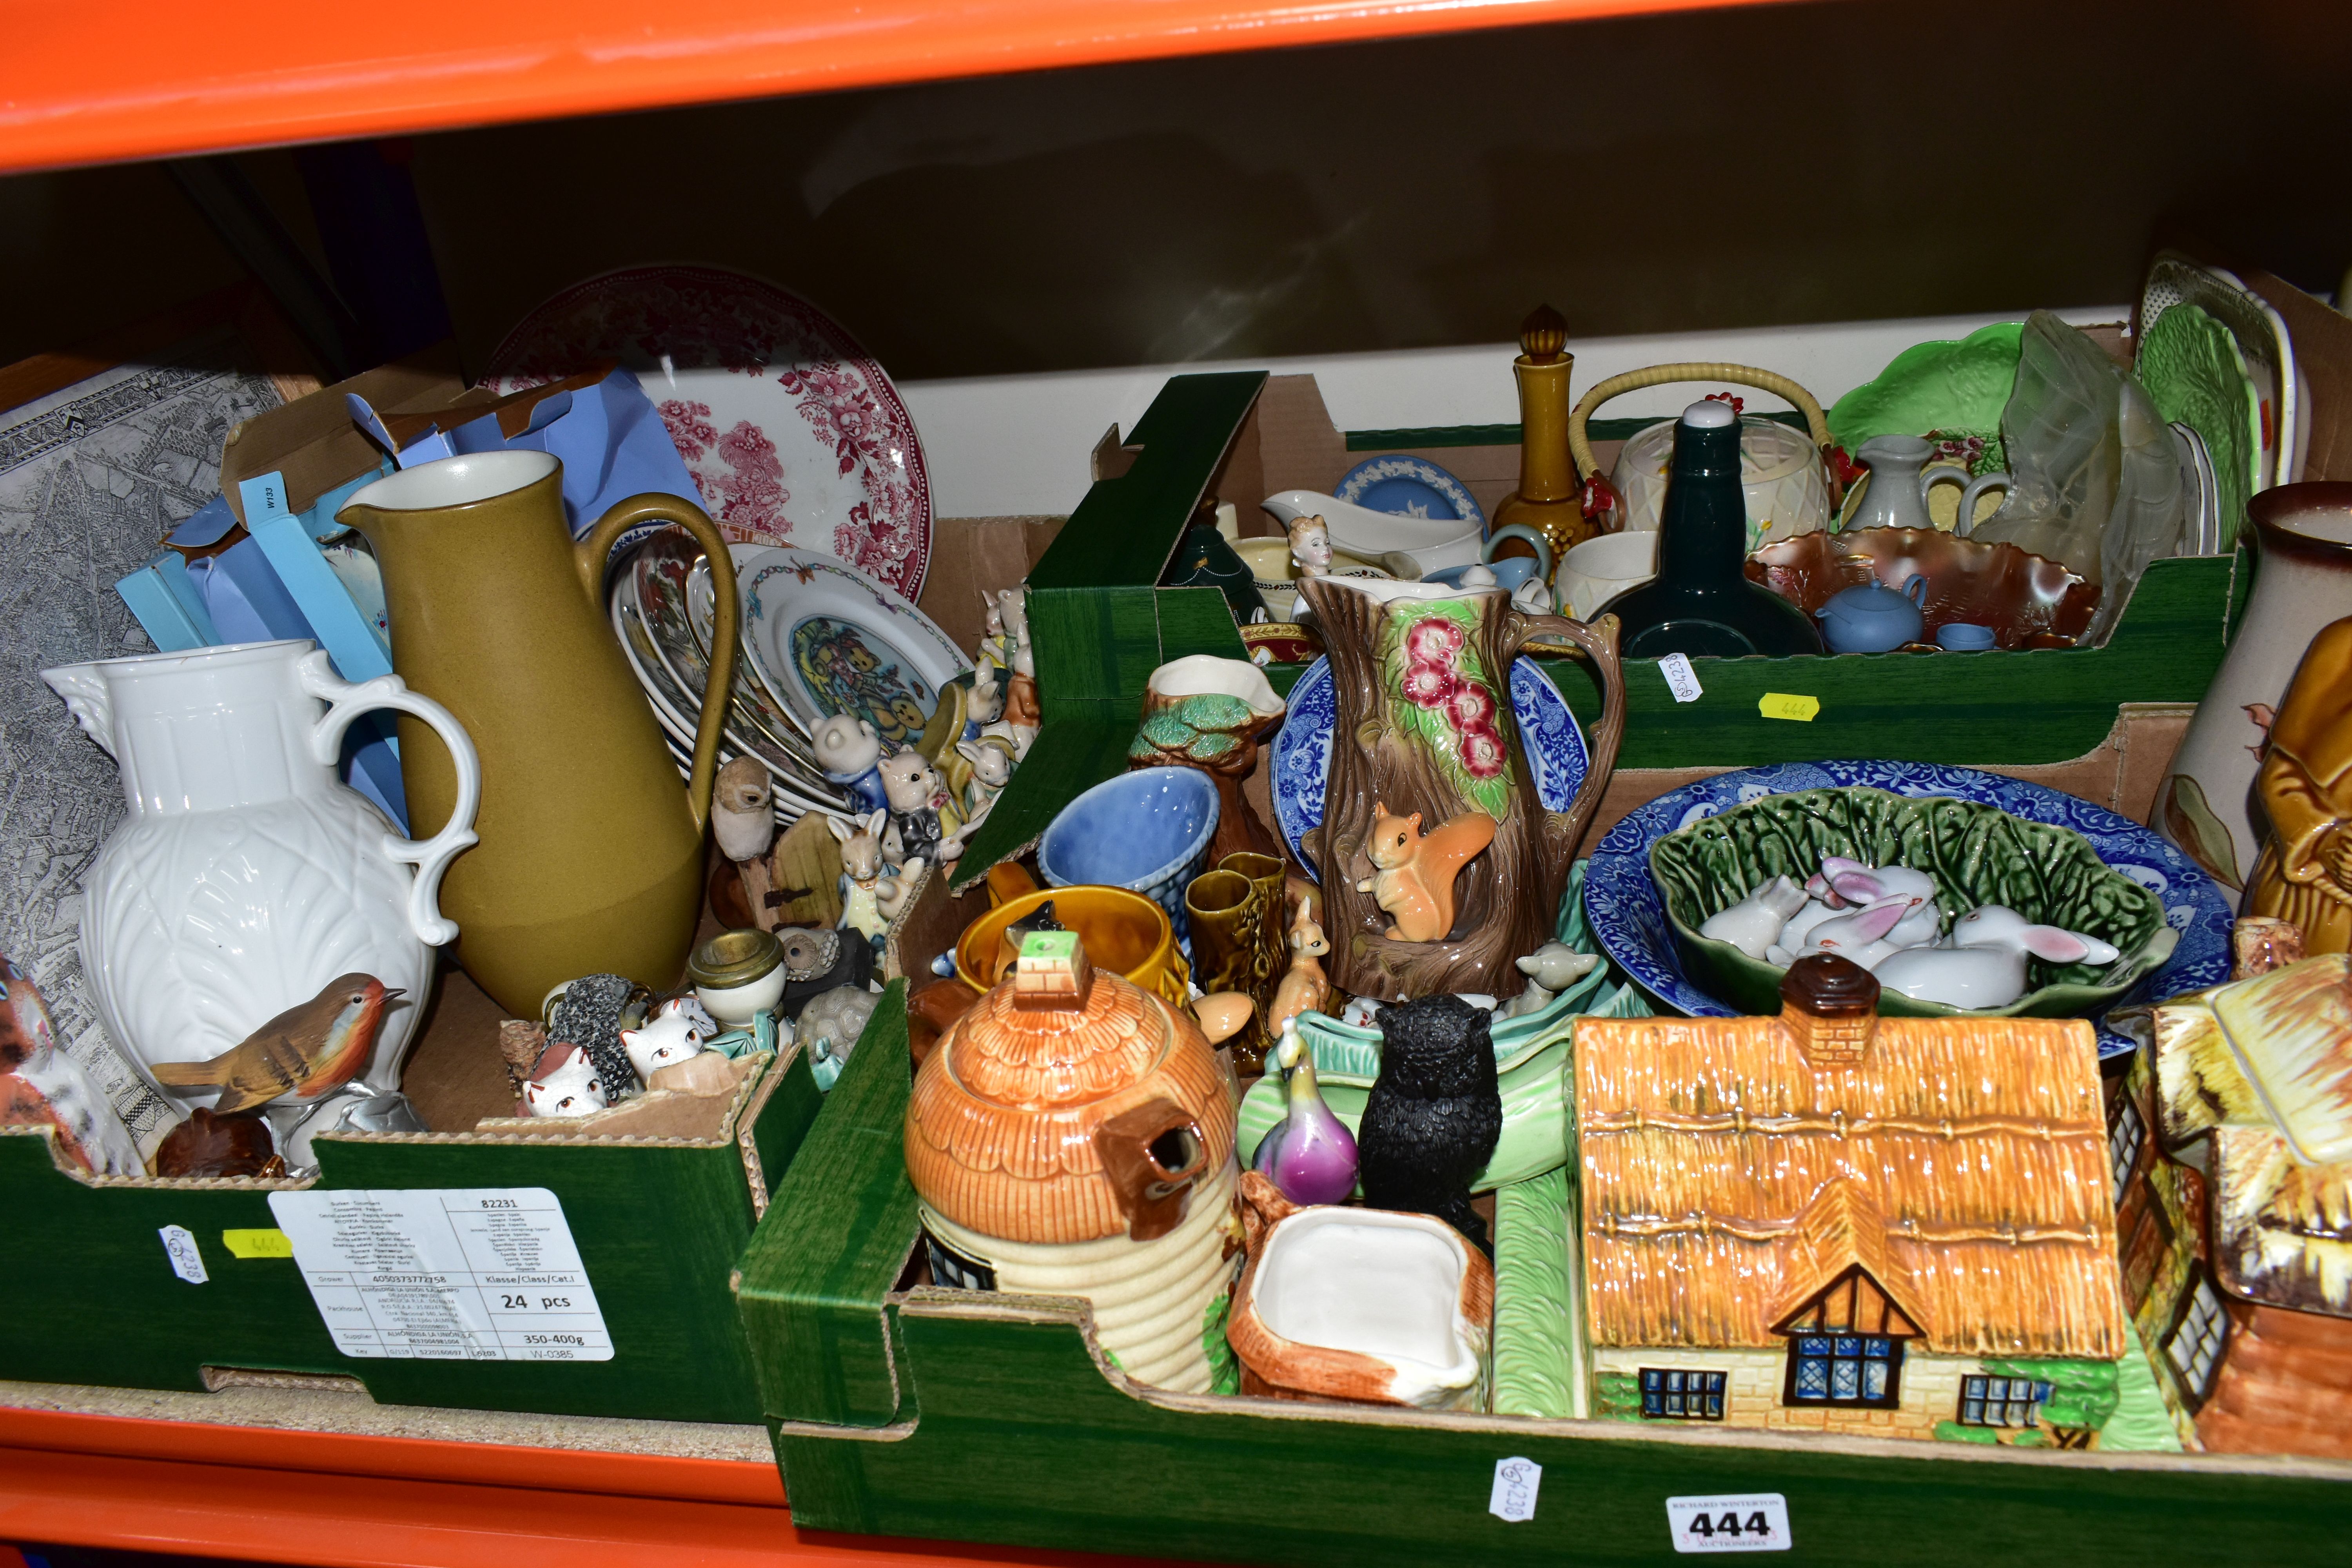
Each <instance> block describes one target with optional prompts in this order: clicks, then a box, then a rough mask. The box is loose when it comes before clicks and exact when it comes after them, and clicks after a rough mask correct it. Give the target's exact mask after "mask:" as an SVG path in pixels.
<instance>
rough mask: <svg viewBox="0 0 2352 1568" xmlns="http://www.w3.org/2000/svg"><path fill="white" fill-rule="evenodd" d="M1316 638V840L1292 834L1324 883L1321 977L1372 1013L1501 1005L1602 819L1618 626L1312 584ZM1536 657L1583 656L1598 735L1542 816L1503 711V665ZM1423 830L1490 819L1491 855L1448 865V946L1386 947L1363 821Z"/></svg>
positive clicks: (1462, 599)
mask: <svg viewBox="0 0 2352 1568" xmlns="http://www.w3.org/2000/svg"><path fill="white" fill-rule="evenodd" d="M1299 588H1300V591H1301V592H1302V593H1303V594H1304V595H1306V598H1307V603H1308V604H1309V605H1312V606H1313V607H1314V610H1315V614H1316V616H1317V617H1318V619H1319V620H1320V621H1321V623H1322V626H1323V633H1324V640H1325V642H1326V643H1327V644H1328V647H1329V649H1330V657H1331V676H1332V688H1333V692H1334V694H1335V696H1336V697H1337V699H1338V705H1339V716H1338V719H1337V720H1336V721H1335V722H1334V725H1333V730H1332V737H1331V767H1330V773H1329V776H1328V783H1327V784H1326V788H1325V795H1324V811H1323V825H1322V826H1320V827H1318V828H1317V829H1315V830H1313V831H1312V832H1310V833H1309V834H1308V835H1307V844H1308V849H1309V852H1310V853H1311V854H1312V855H1313V856H1314V858H1315V861H1316V863H1317V864H1318V865H1319V866H1322V867H1323V868H1325V871H1324V880H1323V898H1324V903H1325V907H1326V909H1327V910H1328V915H1329V918H1328V920H1327V921H1326V922H1325V925H1326V928H1327V930H1328V934H1329V936H1330V939H1331V956H1330V958H1329V960H1328V965H1329V968H1330V973H1331V980H1332V982H1333V984H1337V985H1338V986H1339V988H1340V989H1341V990H1343V991H1348V992H1351V993H1353V994H1357V995H1360V996H1371V997H1376V998H1378V999H1381V1000H1383V1001H1394V1000H1398V999H1402V998H1406V997H1413V996H1426V995H1431V994H1435V993H1438V992H1479V993H1485V994H1492V995H1502V994H1507V993H1515V992H1516V991H1517V982H1518V979H1519V974H1518V971H1517V968H1516V967H1515V966H1514V961H1515V960H1516V959H1517V958H1518V956H1519V955H1520V954H1522V953H1526V952H1533V951H1534V950H1535V949H1536V948H1537V947H1538V946H1539V945H1541V944H1542V943H1543V942H1545V941H1546V940H1548V939H1549V936H1550V935H1551V929H1552V921H1553V919H1554V917H1555V915H1556V913H1557V911H1558V910H1559V900H1560V894H1561V892H1562V891H1563V890H1564V889H1566V887H1567V885H1568V875H1569V868H1570V861H1571V857H1572V856H1573V854H1574V851H1575V848H1576V845H1577V840H1578V839H1579V838H1580V837H1582V835H1583V832H1584V828H1585V825H1586V824H1587V823H1589V822H1590V821H1591V819H1592V814H1593V812H1594V811H1595V810H1597V809H1598V808H1599V806H1600V804H1601V794H1602V792H1603V791H1604V790H1606V789H1607V787H1608V784H1609V776H1610V774H1611V773H1612V771H1613V770H1614V769H1615V768H1616V765H1617V746H1618V742H1619V740H1620V739H1621V738H1622V735H1623V733H1624V729H1625V687H1624V680H1623V677H1622V673H1621V671H1620V669H1619V664H1618V656H1617V622H1616V618H1615V617H1614V616H1601V619H1600V620H1598V621H1596V622H1594V623H1592V624H1591V625H1590V626H1587V625H1586V624H1584V623H1583V622H1581V621H1572V620H1570V619H1568V618H1567V617H1566V616H1530V615H1528V614H1525V613H1524V612H1521V611H1518V610H1516V609H1513V608H1512V607H1511V600H1510V595H1507V594H1505V593H1503V592H1501V591H1500V590H1487V591H1485V592H1471V593H1454V594H1446V595H1443V596H1437V591H1436V590H1435V588H1434V585H1424V584H1396V583H1379V582H1369V581H1362V580H1356V579H1346V578H1337V577H1313V578H1308V579H1307V580H1306V581H1305V582H1303V583H1301V584H1299ZM1533 642H1567V643H1570V644H1572V645H1573V646H1575V647H1578V648H1580V649H1582V650H1583V652H1584V654H1585V656H1586V657H1587V658H1590V659H1591V661H1592V664H1593V667H1594V668H1595V670H1596V671H1597V672H1598V674H1599V675H1600V678H1601V693H1602V703H1601V721H1600V723H1599V724H1597V725H1596V726H1594V728H1593V731H1592V733H1591V735H1590V736H1589V737H1588V750H1589V752H1590V753H1591V755H1590V759H1589V761H1588V763H1587V766H1586V768H1585V773H1584V781H1583V783H1582V784H1580V785H1579V786H1578V788H1577V792H1576V798H1575V800H1574V801H1573V802H1572V803H1571V805H1570V809H1569V810H1567V811H1565V812H1547V811H1546V810H1545V809H1544V806H1543V803H1542V800H1541V799H1540V798H1539V797H1538V795H1537V793H1536V781H1535V773H1534V770H1533V769H1532V768H1531V767H1530V766H1529V765H1528V758H1527V752H1526V749H1525V747H1524V746H1523V745H1522V744H1521V742H1520V739H1519V731H1518V723H1517V720H1516V718H1515V717H1514V716H1513V714H1512V710H1511V703H1510V695H1509V694H1510V668H1511V661H1512V660H1513V659H1515V658H1517V657H1518V655H1519V653H1520V651H1521V649H1523V648H1524V647H1527V646H1528V644H1529V643H1533ZM1376 806H1377V807H1381V808H1384V809H1385V810H1386V812H1387V813H1388V814H1390V815H1392V816H1409V815H1410V814H1412V813H1414V812H1419V813H1420V814H1421V817H1422V830H1423V833H1424V834H1427V833H1430V832H1433V830H1435V829H1436V828H1437V827H1438V826H1439V825H1440V824H1442V823H1444V822H1447V821H1449V820H1451V819H1453V818H1454V817H1457V816H1461V815H1463V814H1464V813H1465V812H1484V813H1485V814H1486V815H1487V816H1490V817H1492V818H1494V820H1495V837H1494V841H1493V843H1492V844H1491V845H1489V846H1487V847H1486V848H1485V849H1484V850H1482V851H1481V852H1480V853H1479V854H1478V855H1477V856H1476V857H1475V858H1472V859H1470V860H1469V861H1468V863H1467V864H1466V865H1465V867H1463V868H1462V870H1461V874H1460V876H1459V878H1458V879H1456V880H1455V882H1454V889H1453V910H1454V920H1453V922H1452V928H1451V931H1449V932H1448V933H1447V934H1446V935H1444V936H1441V937H1440V938H1439V939H1437V940H1436V941H1433V942H1400V941H1396V940H1394V939H1392V938H1391V937H1390V936H1389V935H1388V934H1387V933H1388V931H1390V930H1391V927H1392V926H1393V925H1394V924H1395V921H1393V920H1392V919H1391V914H1390V913H1389V911H1387V910H1382V909H1381V907H1380V905H1379V903H1378V902H1377V901H1376V894H1375V893H1373V892H1370V891H1360V890H1359V889H1358V886H1357V884H1358V883H1359V882H1360V881H1370V880H1371V879H1373V876H1374V872H1375V870H1376V869H1377V868H1375V867H1374V866H1373V864H1372V860H1371V858H1370V855H1369V854H1368V853H1367V850H1366V846H1367V843H1368V841H1369V840H1370V837H1371V832H1372V823H1373V817H1374V813H1375V807H1376Z"/></svg>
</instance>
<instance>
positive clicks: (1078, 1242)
mask: <svg viewBox="0 0 2352 1568" xmlns="http://www.w3.org/2000/svg"><path fill="white" fill-rule="evenodd" d="M906 1140H907V1172H908V1176H909V1177H910V1178H911V1179H912V1180H913V1182H914V1185H915V1191H916V1194H917V1195H918V1197H919V1199H920V1202H921V1209H922V1218H923V1225H924V1228H925V1230H926V1232H927V1233H928V1237H929V1252H930V1259H931V1268H932V1273H933V1276H934V1278H935V1279H936V1280H937V1282H938V1283H940V1284H942V1285H954V1286H961V1287H963V1288H966V1289H999V1290H1014V1291H1023V1292H1029V1293H1034V1294H1039V1295H1051V1296H1080V1297H1084V1298H1085V1299H1087V1300H1088V1301H1090V1302H1092V1303H1093V1305H1094V1320H1095V1333H1096V1337H1097V1341H1098V1342H1100V1344H1101V1346H1102V1348H1103V1350H1104V1351H1105V1352H1107V1353H1108V1355H1109V1356H1110V1357H1111V1358H1112V1359H1113V1360H1114V1361H1115V1362H1116V1363H1118V1366H1119V1367H1120V1368H1121V1369H1122V1370H1123V1371H1125V1372H1126V1373H1128V1375H1129V1376H1130V1377H1133V1378H1134V1379H1136V1380H1137V1381H1138V1382H1140V1383H1146V1384H1153V1385H1155V1386H1158V1387H1161V1388H1167V1389H1173V1390H1176V1391H1178V1392H1182V1393H1193V1394H1200V1393H1210V1392H1221V1393H1231V1392H1233V1391H1234V1387H1235V1376H1234V1365H1233V1361H1232V1357H1231V1353H1230V1352H1228V1351H1227V1349H1226V1346H1225V1340H1224V1333H1223V1321H1224V1314H1225V1309H1226V1304H1227V1300H1228V1298H1229V1295H1230V1293H1231V1290H1232V1287H1233V1278H1234V1261H1235V1258H1234V1255H1235V1253H1237V1252H1238V1250H1239V1238H1238V1236H1237V1235H1236V1234H1235V1221H1234V1182H1235V1178H1236V1168H1235V1165H1234V1106H1233V1101H1232V1100H1231V1098H1230V1096H1229V1094H1228V1091H1227V1089H1226V1087H1225V1082H1224V1079H1223V1077H1222V1076H1221V1074H1220V1072H1219V1070H1218V1068H1217V1063H1216V1058H1215V1055H1214V1052H1213V1047H1211V1045H1210V1043H1209V1040H1208V1037H1207V1036H1205V1035H1203V1034H1202V1032H1201V1028H1200V1026H1198V1025H1197V1024H1195V1023H1194V1022H1193V1021H1192V1019H1191V1018H1190V1017H1188V1016H1185V1015H1184V1014H1182V1013H1181V1012H1178V1011H1176V1010H1174V1009H1172V1008H1171V1007H1170V1006H1169V1005H1168V1004H1167V1003H1165V1002H1164V1001H1162V1000H1161V999H1160V998H1159V997H1158V996H1155V995H1152V994H1150V993H1148V992H1145V991H1143V990H1142V989H1140V988H1139V987H1138V986H1137V985H1135V984H1133V983H1132V982H1130V981H1129V980H1126V979H1124V978H1122V977H1121V976H1119V975H1117V974H1113V973H1109V972H1108V971H1105V970H1097V969H1096V968H1094V967H1093V966H1092V965H1091V964H1090V963H1088V962H1087V954H1086V949H1085V948H1084V947H1083V946H1082V945H1081V944H1080V942H1079V941H1078V938H1077V937H1076V934H1075V933H1073V932H1070V931H1039V932H1035V933H1034V934H1032V935H1030V936H1029V937H1028V938H1027V939H1026V940H1025V941H1024V942H1023V944H1022V948H1021V955H1020V958H1019V959H1018V961H1017V962H1016V963H1014V965H1013V967H1012V968H1011V969H1008V970H1007V971H1006V972H1005V973H1004V974H1003V976H1002V977H1001V978H1000V979H999V980H998V981H997V983H996V984H995V985H994V986H993V987H992V989H991V990H990V991H989V992H988V994H986V995H984V996H982V998H981V999H980V1001H979V1002H978V1003H977V1004H976V1005H973V1006H972V1007H971V1010H970V1011H969V1012H966V1013H965V1014H964V1015H963V1016H961V1017H960V1018H958V1019H957V1020H956V1021H955V1023H954V1024H953V1025H951V1026H950V1027H949V1029H948V1031H947V1033H946V1034H945V1035H944V1036H942V1037H941V1038H940V1043H939V1046H938V1047H937V1048H936V1049H934V1050H933V1051H932V1052H931V1053H930V1055H929V1056H928V1057H927V1058H924V1061H923V1065H922V1066H921V1068H919V1069H918V1070H917V1072H916V1075H915V1085H914V1092H913V1095H912V1097H911V1099H910V1100H908V1106H907V1123H906Z"/></svg>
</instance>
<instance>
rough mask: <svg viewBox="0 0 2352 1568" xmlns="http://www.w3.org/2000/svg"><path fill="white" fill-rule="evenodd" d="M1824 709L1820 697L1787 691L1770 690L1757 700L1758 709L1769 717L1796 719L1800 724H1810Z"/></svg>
mask: <svg viewBox="0 0 2352 1568" xmlns="http://www.w3.org/2000/svg"><path fill="white" fill-rule="evenodd" d="M1821 710H1822V700H1821V699H1820V698H1818V697H1792V696H1790V694H1789V693H1788V692H1785V691H1768V692H1766V693H1765V694H1764V695H1763V696H1761V697H1759V698H1758V699H1757V700H1756V711H1758V712H1759V713H1761V714H1762V715H1764V717H1766V718H1767V719H1794V720H1795V721H1797V722H1798V723H1800V724H1810V723H1811V722H1812V721H1813V715H1814V714H1816V713H1819V712H1820V711H1821Z"/></svg>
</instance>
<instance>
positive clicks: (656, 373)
mask: <svg viewBox="0 0 2352 1568" xmlns="http://www.w3.org/2000/svg"><path fill="white" fill-rule="evenodd" d="M604 360H616V361H618V362H619V363H622V364H624V365H625V366H627V367H628V368H629V369H630V370H632V371H634V372H635V373H636V375H637V379H638V380H639V381H640V382H642V383H643V384H644V385H645V389H646V396H648V397H650V398H652V399H653V401H654V405H655V406H656V408H658V409H659V410H660V411H661V416H662V423H663V424H664V425H665V426H667V428H668V430H669V437H670V439H671V440H672V441H673V442H675V443H676V444H677V450H678V455H679V456H680V457H682V458H685V459H686V466H687V469H688V472H689V473H691V474H692V475H693V476H694V482H695V483H696V484H697V485H698V486H699V487H700V488H701V490H702V500H703V508H704V510H707V511H709V513H710V515H711V517H712V518H713V519H715V520H716V521H718V523H719V529H720V531H723V532H724V533H725V534H726V535H727V537H728V538H729V539H730V540H733V541H735V542H740V543H747V544H777V545H792V546H796V547H798V548H800V549H803V550H811V551H815V552H819V553H822V554H825V555H831V556H835V557H837V558H839V559H841V560H843V561H846V562H848V563H851V564H852V565H854V566H856V567H857V568H858V570H860V571H862V572H864V573H866V574H867V575H869V576H871V577H873V578H874V579H876V580H877V582H880V583H883V584H887V586H888V587H890V588H891V589H893V590H895V591H896V592H898V593H899V594H901V595H905V596H906V597H907V598H908V599H913V598H915V597H917V596H919V595H920V594H921V593H922V591H923V574H924V573H925V572H926V571H927V570H928V569H929V565H930V559H931V485H930V477H929V473H928V472H927V471H926V469H925V468H924V466H923V446H922V442H921V440H920V439H919V437H917V436H916V434H915V421H914V416H912V415H910V414H909V413H908V411H907V405H906V403H905V402H904V401H903V400H902V399H901V398H900V397H899V396H898V388H896V387H894V386H892V385H891V384H890V378H889V376H887V374H884V373H883V370H882V367H881V366H880V365H879V364H877V363H875V362H874V361H873V360H872V359H870V358H868V357H867V355H866V352H865V351H864V350H863V349H861V348H859V347H858V346H857V342H856V339H854V338H852V337H851V336H850V335H849V334H848V333H847V332H846V331H843V330H842V328H841V326H840V324H839V323H838V322H836V321H834V320H833V319H832V318H831V317H829V316H827V315H826V314H825V313H824V311H822V310H818V309H817V308H816V307H815V306H814V305H812V304H810V303H809V302H808V301H807V300H803V299H801V298H800V297H799V296H798V295H796V294H792V293H788V292H786V291H785V290H784V289H779V288H777V287H776V286H774V285H773V284H771V283H763V282H761V280H760V279H756V278H749V277H746V276H744V275H743V274H742V273H740V272H730V271H727V270H725V269H723V268H716V267H683V266H665V267H633V268H625V269H624V270H622V271H618V272H608V273H605V274H604V276H603V277H601V278H591V279H588V280H587V281H585V282H583V283H575V284H573V285H572V287H571V288H569V289H564V290H562V292H561V293H559V294H557V295H555V296H554V297H553V298H552V299H550V300H547V301H546V302H545V303H543V304H541V306H540V307H539V308H538V309H537V310H533V311H532V312H531V313H530V315H528V316H526V317H524V318H523V320H522V321H521V322H520V324H518V325H517V326H516V327H515V329H514V330H513V331H510V332H509V333H508V334H507V335H506V340H505V341H504V342H501V343H499V347H498V352H497V353H494V354H493V355H491V357H490V371H489V374H488V376H486V377H485V378H484V379H485V381H486V383H487V384H489V385H490V386H491V388H492V389H493V390H495V391H497V392H499V393H501V394H504V393H508V392H513V391H518V390H520V389H521V388H523V387H526V386H535V385H538V384H541V382H546V381H551V380H554V379H556V378H557V377H559V376H563V375H569V374H572V373H574V372H576V371H579V370H583V369H585V368H587V367H589V366H591V365H593V364H595V363H598V362H599V361H604Z"/></svg>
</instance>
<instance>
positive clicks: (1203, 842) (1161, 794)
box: [1037, 768, 1217, 962]
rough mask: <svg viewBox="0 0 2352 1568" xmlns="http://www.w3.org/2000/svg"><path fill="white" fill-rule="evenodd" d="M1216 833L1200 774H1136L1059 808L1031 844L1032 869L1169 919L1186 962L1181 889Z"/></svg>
mask: <svg viewBox="0 0 2352 1568" xmlns="http://www.w3.org/2000/svg"><path fill="white" fill-rule="evenodd" d="M1216 831H1217V785H1216V781H1214V780H1213V779H1212V778H1210V777H1209V775H1208V774H1206V773H1202V772H1201V770H1200V769H1198V768H1137V769H1136V770H1134V771H1133V772H1132V773H1121V774H1119V775H1118V777H1117V778H1112V779H1106V780H1104V781H1103V782H1102V783H1101V784H1097V785H1095V787H1094V788H1092V789H1090V790H1088V791H1087V792H1086V793H1085V794H1084V795H1080V796H1078V798H1077V799H1076V800H1074V801H1072V802H1070V804H1069V805H1066V806H1064V807H1063V808H1062V811H1061V815H1060V816H1056V817H1055V818H1054V820H1053V821H1052V822H1051V823H1049V824H1048V825H1047V826H1046V828H1045V837H1042V838H1040V839H1039V840H1038V841H1037V868H1038V869H1039V870H1040V871H1042V872H1044V873H1045V880H1046V881H1048V882H1050V883H1052V884H1053V885H1054V886H1055V887H1056V888H1072V887H1081V886H1096V887H1109V888H1128V889H1133V890H1134V891H1136V892H1139V893H1141V894H1142V895H1143V896H1144V897H1145V898H1148V899H1150V900H1151V901H1152V902H1153V903H1156V904H1158V905H1159V906H1160V908H1161V909H1163V910H1167V911H1168V919H1169V921H1170V923H1171V924H1172V925H1173V926H1174V927H1175V928H1176V940H1177V941H1178V942H1180V943H1181V944H1182V946H1183V949H1184V957H1185V959H1186V960H1187V961H1188V962H1189V961H1190V960H1191V959H1192V922H1191V921H1190V920H1189V919H1188V918H1187V917H1186V915H1185V912H1184V889H1186V888H1187V887H1189V886H1191V884H1192V879H1193V878H1195V877H1197V876H1199V875H1200V874H1201V868H1202V865H1203V863H1205V862H1206V861H1207V859H1208V858H1209V839H1210V837H1212V836H1213V834H1214V833H1215V832H1216Z"/></svg>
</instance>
